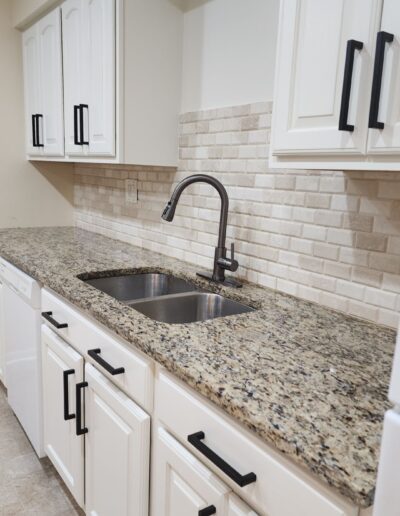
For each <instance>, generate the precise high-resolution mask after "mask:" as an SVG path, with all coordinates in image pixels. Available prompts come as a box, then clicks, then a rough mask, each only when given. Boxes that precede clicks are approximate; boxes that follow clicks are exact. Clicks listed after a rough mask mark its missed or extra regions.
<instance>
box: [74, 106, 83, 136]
mask: <svg viewBox="0 0 400 516" xmlns="http://www.w3.org/2000/svg"><path fill="white" fill-rule="evenodd" d="M79 114H80V108H79V106H74V144H75V145H82V144H81V139H80V138H79V136H78V135H79V124H78V118H79Z"/></svg>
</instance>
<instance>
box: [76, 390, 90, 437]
mask: <svg viewBox="0 0 400 516" xmlns="http://www.w3.org/2000/svg"><path fill="white" fill-rule="evenodd" d="M88 385H89V384H88V383H87V382H81V383H77V384H76V435H83V434H87V433H88V431H89V430H88V429H87V428H86V427H83V428H82V390H83V389H84V388H85V387H87V386H88Z"/></svg>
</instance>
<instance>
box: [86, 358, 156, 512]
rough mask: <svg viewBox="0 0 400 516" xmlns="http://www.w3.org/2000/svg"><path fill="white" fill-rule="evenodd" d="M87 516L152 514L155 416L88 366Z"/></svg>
mask: <svg viewBox="0 0 400 516" xmlns="http://www.w3.org/2000/svg"><path fill="white" fill-rule="evenodd" d="M85 378H86V382H87V383H88V387H87V389H86V393H85V405H86V422H85V426H86V427H87V429H88V432H87V434H86V514H90V515H93V516H95V515H96V516H110V515H111V514H115V515H118V516H145V515H147V514H148V498H149V460H150V416H149V415H148V414H146V412H144V411H143V410H142V409H141V408H140V407H139V406H138V405H136V403H134V402H133V401H132V400H131V399H130V398H128V396H126V394H124V393H123V392H122V391H120V390H119V389H118V387H116V386H115V385H114V384H113V383H111V382H110V381H109V380H108V379H107V378H106V377H105V376H104V375H103V374H102V373H100V372H99V371H97V369H95V368H94V367H93V366H92V365H90V364H86V368H85Z"/></svg>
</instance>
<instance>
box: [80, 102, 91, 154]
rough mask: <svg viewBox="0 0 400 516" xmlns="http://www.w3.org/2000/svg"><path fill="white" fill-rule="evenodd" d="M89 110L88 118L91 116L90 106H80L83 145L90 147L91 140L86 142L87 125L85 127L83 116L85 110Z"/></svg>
mask: <svg viewBox="0 0 400 516" xmlns="http://www.w3.org/2000/svg"><path fill="white" fill-rule="evenodd" d="M84 109H87V111H88V116H89V106H88V105H87V104H80V105H79V112H80V131H81V142H80V143H81V145H89V139H88V140H85V125H84V116H83V110H84Z"/></svg>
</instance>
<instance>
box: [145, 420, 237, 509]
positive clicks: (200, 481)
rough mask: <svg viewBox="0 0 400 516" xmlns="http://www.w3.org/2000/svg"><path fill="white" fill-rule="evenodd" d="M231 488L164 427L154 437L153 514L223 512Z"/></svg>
mask: <svg viewBox="0 0 400 516" xmlns="http://www.w3.org/2000/svg"><path fill="white" fill-rule="evenodd" d="M229 492H230V489H229V488H228V487H227V486H226V485H225V484H224V483H223V482H222V481H221V480H220V479H219V478H218V477H217V476H216V475H214V474H213V473H212V472H211V471H210V470H209V469H208V468H207V467H206V466H204V465H203V464H202V463H201V462H200V461H199V460H198V459H197V458H196V457H194V455H192V454H191V453H190V452H189V451H188V450H186V448H185V447H184V446H182V445H181V444H179V443H178V441H176V440H175V439H174V438H173V437H172V436H171V435H170V434H169V433H168V432H167V431H166V430H164V429H163V428H161V427H158V428H157V429H156V430H155V432H154V437H153V462H152V511H151V514H152V516H197V515H199V516H207V515H209V514H210V515H211V514H219V515H226V514H228V513H227V510H228V495H229Z"/></svg>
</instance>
